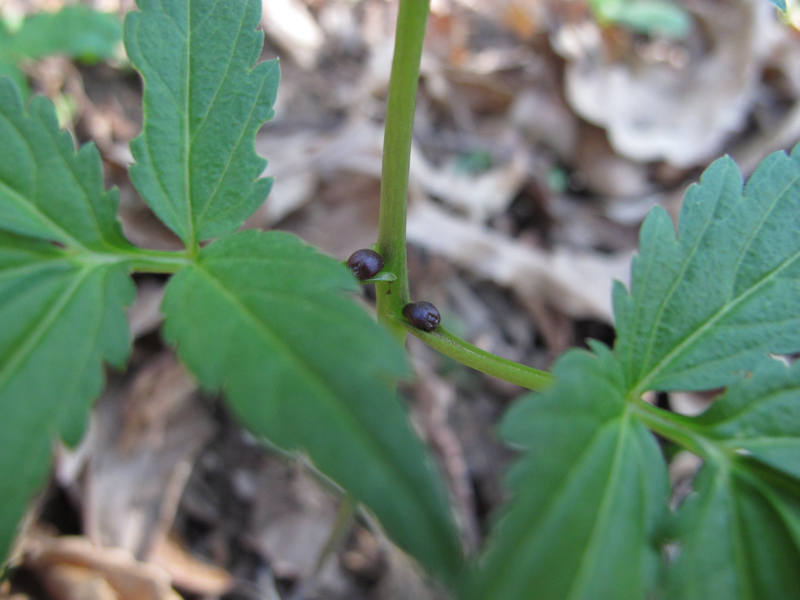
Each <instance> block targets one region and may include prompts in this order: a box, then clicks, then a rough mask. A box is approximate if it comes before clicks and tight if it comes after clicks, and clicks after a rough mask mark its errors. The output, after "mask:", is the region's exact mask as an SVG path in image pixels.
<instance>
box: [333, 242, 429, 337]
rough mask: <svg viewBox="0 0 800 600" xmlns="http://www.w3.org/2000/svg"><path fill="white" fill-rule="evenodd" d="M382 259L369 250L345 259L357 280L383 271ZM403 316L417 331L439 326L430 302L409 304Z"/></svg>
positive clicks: (369, 277) (355, 253)
mask: <svg viewBox="0 0 800 600" xmlns="http://www.w3.org/2000/svg"><path fill="white" fill-rule="evenodd" d="M384 265H385V263H384V260H383V257H382V256H381V255H380V254H378V253H377V252H375V251H374V250H370V249H369V248H364V249H362V250H356V251H355V252H353V254H351V255H350V258H348V259H347V266H348V268H349V269H350V270H351V271H352V272H353V275H355V276H356V278H357V279H359V280H361V281H364V280H366V279H372V278H373V277H375V276H376V275H377V274H378V273H380V272H381V271H382V270H383V267H384ZM403 316H404V317H405V318H406V319H408V322H409V323H411V324H412V325H413V326H414V327H416V328H417V329H422V330H423V331H433V330H434V329H436V328H437V327H438V326H439V323H440V322H441V320H442V317H441V316H440V315H439V310H438V309H437V308H436V307H435V306H434V305H433V304H431V303H430V302H426V301H425V300H420V301H417V302H409V303H408V304H406V305H405V306H404V307H403Z"/></svg>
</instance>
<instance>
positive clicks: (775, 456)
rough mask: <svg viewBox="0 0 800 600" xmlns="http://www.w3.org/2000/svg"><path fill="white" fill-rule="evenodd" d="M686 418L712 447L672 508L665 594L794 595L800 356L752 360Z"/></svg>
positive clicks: (799, 560) (759, 598)
mask: <svg viewBox="0 0 800 600" xmlns="http://www.w3.org/2000/svg"><path fill="white" fill-rule="evenodd" d="M695 422H696V424H697V425H698V426H699V431H700V432H701V433H702V434H703V435H704V436H705V437H707V438H708V439H711V440H715V441H716V442H717V443H718V447H719V448H720V450H721V452H719V454H717V455H714V456H711V457H710V458H709V459H708V460H707V464H706V465H705V466H704V467H703V471H702V472H701V474H700V476H699V478H698V481H697V483H696V486H695V487H696V491H695V492H694V493H693V494H692V495H691V496H690V497H689V498H688V499H687V500H686V501H685V502H684V503H683V505H682V506H681V508H680V510H679V512H678V531H677V534H678V537H679V539H680V540H681V542H682V547H681V551H680V554H679V555H678V558H677V560H676V561H675V562H674V564H672V565H670V568H669V570H668V571H667V591H668V594H667V598H668V599H669V600H673V599H674V600H695V599H701V598H702V599H704V600H705V599H708V600H783V599H784V598H798V597H800V568H798V566H800V363H796V364H795V365H794V366H793V367H792V368H787V367H786V366H784V365H783V364H782V363H780V362H778V361H774V360H770V359H764V360H762V361H761V362H760V363H759V364H758V366H757V367H756V368H755V369H754V371H753V372H752V374H750V376H748V377H747V378H743V379H741V380H740V381H738V382H736V383H735V384H734V385H732V386H731V387H730V388H728V390H727V391H726V392H725V394H724V395H723V396H722V397H721V398H719V399H718V400H717V401H716V402H715V403H714V405H713V406H712V407H711V408H710V409H709V410H708V411H706V412H705V413H704V414H702V415H701V416H700V417H698V418H697V419H695Z"/></svg>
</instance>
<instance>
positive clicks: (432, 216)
mask: <svg viewBox="0 0 800 600" xmlns="http://www.w3.org/2000/svg"><path fill="white" fill-rule="evenodd" d="M408 240H409V242H411V243H413V244H415V245H417V246H419V247H421V248H425V249H426V250H429V251H431V252H433V253H435V254H438V255H440V256H443V257H445V258H447V259H448V260H450V261H451V262H452V263H454V264H456V265H458V266H459V267H461V268H464V269H467V270H469V271H471V272H472V273H474V274H476V275H477V276H479V277H483V278H486V279H488V280H491V281H494V282H495V283H497V284H499V285H501V286H505V287H508V288H510V289H512V290H514V291H515V292H516V293H517V294H519V296H520V297H521V298H524V299H528V300H539V301H544V302H547V303H548V304H551V305H553V306H558V307H559V309H560V310H561V311H562V312H564V313H565V314H567V315H570V316H572V317H595V318H599V319H601V320H604V321H606V322H609V323H610V322H612V321H613V315H612V309H611V282H612V281H613V280H614V279H618V280H620V281H623V282H625V281H627V279H628V268H629V265H630V254H627V253H625V254H623V255H618V256H598V255H597V254H585V253H578V252H575V251H571V250H567V249H556V250H554V251H553V252H545V251H542V250H539V249H536V248H533V247H528V246H525V245H523V244H521V243H519V242H515V241H513V240H510V239H508V238H507V237H506V236H504V235H501V234H499V233H497V232H495V231H492V230H490V229H487V228H486V227H482V226H480V225H476V224H472V223H467V222H466V221H464V220H463V219H458V218H456V217H453V216H451V215H449V214H447V213H445V212H444V211H443V210H441V209H439V208H436V207H435V206H433V205H432V204H430V203H427V202H424V201H419V202H416V203H415V204H414V205H413V206H412V207H411V210H410V211H409V215H408Z"/></svg>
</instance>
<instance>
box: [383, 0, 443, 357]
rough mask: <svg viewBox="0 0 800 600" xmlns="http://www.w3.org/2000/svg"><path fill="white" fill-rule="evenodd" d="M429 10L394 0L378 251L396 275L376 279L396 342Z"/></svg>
mask: <svg viewBox="0 0 800 600" xmlns="http://www.w3.org/2000/svg"><path fill="white" fill-rule="evenodd" d="M429 10H430V3H429V0H400V7H399V12H398V15H397V30H396V37H395V48H394V60H393V61H392V74H391V79H390V80H389V98H388V104H387V107H386V131H385V134H384V139H383V168H382V173H381V207H380V218H379V219H380V220H379V224H378V252H380V253H381V255H382V256H383V258H384V260H385V261H386V270H387V271H390V272H391V273H394V274H395V275H396V276H397V280H396V281H394V282H393V283H386V282H379V283H377V284H376V291H377V296H378V319H379V320H380V321H381V322H382V323H384V324H385V325H386V326H387V327H389V329H390V330H391V331H392V332H393V333H394V335H395V336H396V337H397V338H398V339H399V340H400V341H401V342H403V341H405V338H406V332H405V329H404V328H403V327H402V325H400V324H398V323H397V321H396V320H395V319H394V317H397V316H399V315H400V313H401V311H402V310H403V306H404V305H405V304H406V303H407V302H408V299H409V293H408V266H407V264H406V213H407V210H408V170H409V161H410V155H411V137H412V133H413V128H414V109H415V107H416V101H417V87H418V82H419V64H420V60H421V59H422V43H423V41H424V39H425V28H426V26H427V22H428V12H429Z"/></svg>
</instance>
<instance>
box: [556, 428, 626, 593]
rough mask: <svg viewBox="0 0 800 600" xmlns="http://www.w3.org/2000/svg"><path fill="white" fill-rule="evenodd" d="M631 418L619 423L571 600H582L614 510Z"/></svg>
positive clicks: (574, 578)
mask: <svg viewBox="0 0 800 600" xmlns="http://www.w3.org/2000/svg"><path fill="white" fill-rule="evenodd" d="M629 421H630V416H629V414H628V413H627V412H626V413H625V414H624V415H623V417H622V420H621V422H620V423H619V428H620V433H619V435H618V436H617V443H616V445H615V447H614V458H613V459H612V467H611V472H610V473H609V477H608V480H607V483H606V486H605V489H604V491H603V498H602V500H601V503H600V510H598V511H597V513H596V517H595V520H594V525H593V527H592V533H591V534H590V535H589V540H588V541H587V543H586V545H585V546H584V548H583V552H582V555H581V561H580V567H579V568H578V570H577V571H576V573H575V576H574V577H573V579H572V585H571V586H570V589H569V592H568V593H567V595H566V596H565V597H566V598H568V599H569V600H577V599H578V598H581V597H582V596H581V593H582V592H583V591H585V585H586V581H587V580H588V578H589V576H590V573H591V569H592V568H593V567H594V559H595V555H596V553H597V551H599V548H598V547H597V544H599V543H600V541H601V540H600V536H601V535H602V533H603V532H604V530H605V528H606V527H605V526H604V525H605V523H606V522H607V519H608V516H609V514H610V513H611V510H612V508H613V504H614V503H613V499H614V496H615V492H616V491H617V490H618V482H619V480H620V478H621V476H622V463H623V462H624V460H623V459H624V449H625V446H626V444H625V442H626V440H627V438H628V436H629V435H630V426H629V425H630V423H629Z"/></svg>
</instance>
